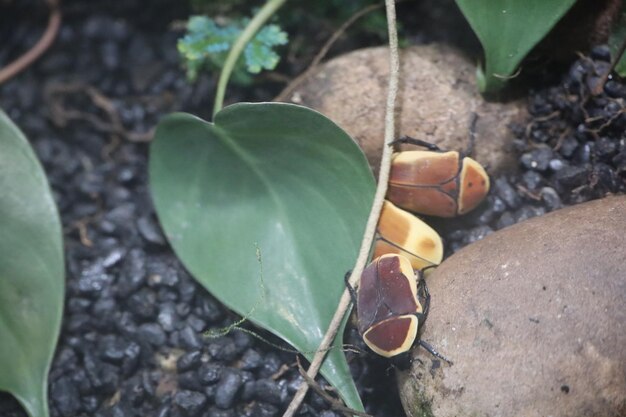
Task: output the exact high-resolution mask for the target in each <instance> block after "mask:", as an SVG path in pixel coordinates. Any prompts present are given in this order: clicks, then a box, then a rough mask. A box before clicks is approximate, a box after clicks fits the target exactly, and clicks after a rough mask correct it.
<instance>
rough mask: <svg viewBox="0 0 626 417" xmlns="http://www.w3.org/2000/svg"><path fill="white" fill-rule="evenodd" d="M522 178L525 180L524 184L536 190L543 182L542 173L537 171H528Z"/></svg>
mask: <svg viewBox="0 0 626 417" xmlns="http://www.w3.org/2000/svg"><path fill="white" fill-rule="evenodd" d="M522 180H523V181H524V185H525V186H526V188H528V189H529V190H535V189H537V187H539V184H541V181H542V180H543V177H542V176H541V174H539V173H538V172H535V171H526V172H524V175H522Z"/></svg>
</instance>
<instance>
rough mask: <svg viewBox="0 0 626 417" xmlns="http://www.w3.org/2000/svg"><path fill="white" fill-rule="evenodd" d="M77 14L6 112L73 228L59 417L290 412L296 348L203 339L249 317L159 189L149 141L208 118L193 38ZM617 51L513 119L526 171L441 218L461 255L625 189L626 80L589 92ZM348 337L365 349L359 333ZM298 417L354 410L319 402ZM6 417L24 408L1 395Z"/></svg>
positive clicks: (384, 381)
mask: <svg viewBox="0 0 626 417" xmlns="http://www.w3.org/2000/svg"><path fill="white" fill-rule="evenodd" d="M129 3H133V2H129ZM68 4H69V6H68V12H67V13H66V16H65V18H66V20H65V23H64V24H63V27H62V30H61V32H60V34H59V38H58V40H57V42H56V43H55V45H54V46H53V47H52V49H51V50H50V51H49V52H48V53H47V54H46V55H45V56H44V58H43V59H41V60H40V61H38V62H37V63H36V64H35V65H34V66H32V67H31V68H29V69H28V70H27V71H26V72H24V73H22V74H20V76H19V77H17V78H15V79H14V80H12V81H10V82H8V83H6V84H5V85H2V86H0V106H2V108H3V109H5V111H7V113H8V114H9V116H10V117H11V118H12V119H13V120H14V121H15V122H16V123H17V124H18V125H19V126H20V127H21V128H22V129H23V130H24V132H25V133H26V135H27V136H28V137H29V138H30V140H31V142H32V143H33V146H34V148H35V150H36V152H37V154H38V156H39V158H40V159H41V161H42V163H43V165H44V168H45V170H46V173H47V175H48V179H49V181H50V183H51V186H52V188H53V192H54V195H55V199H56V201H57V204H58V206H59V209H60V211H61V216H62V222H63V226H64V232H65V245H66V265H67V291H66V300H65V314H64V318H63V328H62V334H61V338H60V341H59V345H58V348H57V352H56V356H55V360H54V362H53V365H52V369H51V373H50V378H49V387H50V406H51V412H52V416H54V417H70V416H71V417H75V416H102V417H104V416H111V417H127V416H158V417H178V416H181V417H185V416H207V417H234V416H259V417H265V416H267V417H272V416H278V415H281V414H282V411H283V410H284V408H285V407H286V405H287V404H288V402H289V401H290V399H291V397H292V395H293V393H294V392H295V390H296V388H297V386H298V385H299V383H300V382H301V378H300V376H299V375H298V371H297V368H296V367H295V355H294V354H293V353H289V352H285V351H282V350H279V349H276V348H275V347H273V346H271V345H269V344H267V343H264V342H261V341H259V340H257V339H255V338H253V337H251V336H250V335H248V334H245V333H241V332H236V331H235V332H232V333H230V334H229V335H227V336H224V337H221V338H219V339H206V338H203V337H202V331H203V330H206V329H207V328H210V327H223V326H227V325H228V324H230V323H232V322H233V321H235V320H236V319H237V317H236V316H234V315H233V314H231V313H229V312H228V311H227V310H226V309H225V308H224V307H223V306H222V305H221V304H220V303H219V302H218V301H216V300H215V299H214V298H213V297H212V296H211V295H210V294H208V293H207V292H206V291H205V290H204V289H203V288H202V287H200V286H199V285H198V284H196V283H195V282H194V281H193V279H192V278H191V277H190V276H189V274H188V273H187V272H186V271H185V270H184V268H182V266H181V265H180V263H179V262H178V261H177V260H176V258H175V256H174V254H173V252H172V250H171V248H170V247H169V245H168V244H167V242H166V240H165V238H164V236H163V234H162V232H161V230H160V227H159V225H158V223H157V220H156V218H155V215H154V209H153V206H152V203H151V201H150V196H149V192H148V187H147V151H148V146H147V144H146V143H143V142H141V141H142V140H144V139H145V137H146V132H149V130H150V129H151V127H152V126H154V125H155V124H156V122H157V121H158V119H159V117H160V116H161V115H163V114H165V113H167V112H170V111H173V110H185V111H190V112H193V113H195V114H199V115H200V116H203V117H205V118H206V117H208V116H209V114H210V101H211V100H212V97H213V87H214V84H213V80H212V79H211V78H209V77H206V76H205V77H201V79H200V80H199V81H198V83H197V84H196V85H193V86H191V85H189V84H187V82H186V81H185V79H184V72H183V70H181V69H180V68H179V62H178V54H177V52H176V47H175V43H176V39H177V36H178V34H176V33H172V32H171V31H166V30H164V29H163V27H161V28H160V29H158V30H154V31H153V30H151V28H150V25H149V24H147V23H146V20H147V19H146V18H145V16H144V17H141V18H140V19H138V20H137V21H136V22H135V21H130V20H121V19H118V18H114V17H112V16H115V14H111V15H105V14H101V13H93V8H91V7H88V6H84V4H83V3H80V2H74V3H71V2H68ZM103 4H104V3H103ZM159 4H161V2H159ZM104 9H105V10H106V8H104ZM133 10H134V9H133ZM139 10H140V9H137V10H135V13H140V12H139ZM122 12H123V13H128V10H123V11H122ZM185 13H186V12H185V11H183V12H181V15H182V16H183V17H184V16H185ZM37 36H38V33H37V31H35V30H30V31H22V32H20V33H18V34H16V35H13V36H11V37H10V40H11V42H13V43H14V45H13V46H14V47H13V48H12V47H10V45H9V46H8V47H7V48H5V49H3V50H7V51H9V52H7V53H9V54H14V53H16V52H15V51H17V50H19V49H20V45H24V44H32V42H33V40H34V39H36V38H37ZM3 47H4V46H3ZM607 59H608V57H607V53H606V50H605V49H603V48H598V49H597V50H595V51H594V54H593V55H592V57H591V58H583V59H581V60H579V61H578V62H576V63H575V64H574V65H573V66H572V69H571V70H570V72H569V73H568V74H567V75H566V76H565V78H564V80H563V83H562V84H561V85H559V86H557V87H553V88H548V89H544V90H541V91H536V92H533V93H532V94H531V98H530V102H529V103H530V104H529V105H530V109H531V113H532V114H533V120H532V121H531V122H530V123H529V124H528V125H527V126H517V127H513V128H514V129H515V131H516V132H517V134H518V136H519V143H518V148H519V151H520V174H519V175H515V176H508V177H499V178H493V184H494V186H493V188H492V191H491V193H490V195H489V197H488V200H487V201H486V202H485V203H484V204H483V205H482V206H481V207H480V208H479V209H478V210H476V212H474V213H472V214H470V215H468V216H465V217H464V218H462V219H454V220H451V221H450V220H446V221H445V222H444V221H439V220H434V219H433V222H434V224H435V225H436V227H437V228H438V229H439V230H441V231H442V233H443V235H444V238H445V240H446V246H447V251H448V252H449V253H450V252H453V251H456V250H457V249H459V248H460V247H462V246H464V245H466V244H468V243H471V242H473V241H475V240H478V239H480V238H482V237H484V236H485V235H487V234H489V233H491V232H493V231H494V230H497V229H500V228H502V227H506V226H508V225H510V224H513V223H515V222H518V221H521V220H524V219H527V218H529V217H533V216H537V215H541V214H543V213H545V212H548V211H551V210H554V209H557V208H559V207H561V206H563V205H567V204H573V203H578V202H581V201H585V200H588V199H592V198H598V197H601V196H603V195H605V194H606V193H617V192H624V190H625V182H624V181H625V177H626V143H625V137H624V127H625V126H626V116H624V113H623V108H624V101H623V99H624V98H626V86H624V84H622V83H619V82H617V81H611V82H609V83H608V84H607V86H606V87H605V93H604V94H602V95H600V96H598V97H595V98H590V97H589V94H588V87H587V86H588V84H590V83H591V84H593V82H594V80H596V79H597V75H596V74H595V72H594V71H601V70H602V69H603V68H606V66H607ZM275 92H276V86H271V85H270V86H269V87H266V86H261V87H255V88H251V89H245V90H237V89H233V90H232V93H231V94H230V98H231V99H233V100H236V99H238V98H239V97H238V96H241V98H242V99H243V98H245V99H246V100H250V101H256V100H268V99H270V98H271V97H272V96H273V95H274V94H275ZM229 93H230V91H229ZM243 94H245V96H243ZM433 302H436V300H434V301H433ZM255 331H257V332H259V333H261V334H262V335H263V337H266V338H268V339H270V340H271V341H272V342H273V343H280V342H279V341H278V340H276V339H275V338H272V337H271V336H270V335H268V334H266V333H264V332H262V331H260V330H258V329H256V330H255ZM346 342H347V343H351V344H354V345H356V346H359V347H362V348H363V349H364V345H363V343H362V342H361V341H360V339H359V337H358V335H357V334H356V332H355V331H354V330H351V331H349V332H348V334H347V335H346ZM349 360H350V365H351V369H352V371H353V375H354V377H355V379H356V381H357V386H358V388H359V390H360V392H361V394H362V398H363V399H364V401H365V402H366V406H367V410H368V412H370V413H372V414H373V415H375V416H386V417H393V416H399V417H400V416H403V415H404V414H403V412H402V409H401V407H400V405H399V400H398V399H397V395H396V393H395V392H391V393H390V390H392V391H393V390H394V388H390V387H395V382H394V380H393V369H392V368H391V367H390V366H389V365H388V363H387V362H385V361H383V360H381V359H379V358H377V357H375V355H370V354H360V355H354V354H351V355H350V356H349ZM321 383H322V384H323V382H321ZM299 415H300V416H321V417H333V416H338V415H339V414H338V413H336V412H333V411H331V410H330V409H329V405H328V404H327V403H325V402H324V400H323V399H322V398H321V397H320V396H318V395H316V394H312V395H309V396H308V397H307V400H306V402H305V404H304V405H303V407H302V408H301V410H300V413H299ZM0 416H2V417H18V416H19V417H22V416H25V414H24V413H23V412H22V411H21V409H20V408H19V406H18V404H17V402H16V401H15V400H13V399H12V398H11V397H10V396H8V395H6V394H0Z"/></svg>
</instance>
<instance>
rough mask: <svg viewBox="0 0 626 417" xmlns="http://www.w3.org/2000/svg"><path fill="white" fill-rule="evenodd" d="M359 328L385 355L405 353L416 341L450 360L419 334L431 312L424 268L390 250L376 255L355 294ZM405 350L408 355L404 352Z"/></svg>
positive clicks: (353, 292) (435, 354)
mask: <svg viewBox="0 0 626 417" xmlns="http://www.w3.org/2000/svg"><path fill="white" fill-rule="evenodd" d="M346 284H347V286H348V289H350V292H351V294H352V297H353V301H354V300H356V301H355V302H356V310H357V323H358V330H359V333H360V334H361V336H362V337H363V341H364V342H365V344H366V345H367V346H368V347H369V348H370V349H371V350H373V351H374V352H376V353H377V354H379V355H381V356H384V357H386V358H396V357H400V356H404V358H401V359H400V360H399V361H398V362H397V363H398V364H402V363H403V362H404V363H406V361H405V360H404V359H405V358H406V359H408V354H407V352H408V351H409V349H410V348H411V347H412V346H413V345H414V344H415V342H416V341H418V343H419V344H420V345H421V346H422V347H424V348H425V349H426V350H427V351H428V352H430V353H431V354H432V355H434V356H436V357H437V358H440V359H442V360H444V361H446V362H448V363H450V364H451V362H450V361H448V360H447V359H446V358H444V357H443V356H442V355H440V354H439V353H438V352H437V351H435V350H434V349H433V348H432V347H431V346H430V345H429V344H428V343H426V342H424V341H422V340H421V339H420V338H419V330H420V327H421V326H422V325H423V324H424V322H425V320H426V317H427V316H428V310H429V307H430V293H429V292H428V287H427V286H426V281H425V280H424V275H423V271H422V270H417V274H416V273H415V272H414V271H413V268H412V267H411V262H410V261H409V260H408V259H407V258H406V257H404V256H402V255H397V254H387V255H383V256H380V257H378V258H376V259H374V260H373V261H372V262H371V263H370V264H369V265H368V267H367V268H365V270H364V271H363V274H362V275H361V281H360V284H359V287H358V290H357V292H356V294H355V291H354V289H353V288H352V287H351V286H350V285H349V283H348V282H347V276H346ZM405 354H406V355H405Z"/></svg>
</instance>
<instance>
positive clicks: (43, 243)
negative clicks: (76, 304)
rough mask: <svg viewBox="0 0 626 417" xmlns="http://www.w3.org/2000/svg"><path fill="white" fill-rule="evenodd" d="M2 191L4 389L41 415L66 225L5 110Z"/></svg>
mask: <svg viewBox="0 0 626 417" xmlns="http://www.w3.org/2000/svg"><path fill="white" fill-rule="evenodd" d="M0 190H2V198H0V390H2V391H7V392H9V393H11V394H13V395H14V396H15V397H16V398H17V399H18V400H19V402H20V403H21V404H22V406H23V407H24V408H25V409H26V411H27V412H28V414H29V415H30V416H31V417H44V416H48V404H47V396H48V395H47V378H48V370H49V368H50V362H51V361H52V356H53V354H54V348H55V346H56V342H57V338H58V335H59V329H60V326H61V316H62V313H63V294H64V277H65V272H64V263H63V238H62V234H61V223H60V221H59V215H58V213H57V209H56V206H55V204H54V200H53V199H52V194H51V193H50V188H49V187H48V182H47V181H46V177H45V174H44V172H43V169H42V168H41V165H40V164H39V162H38V161H37V158H36V156H35V154H34V152H33V151H32V149H31V147H30V145H29V144H28V141H27V140H26V138H25V137H24V135H23V134H22V133H21V132H20V130H19V129H18V128H17V127H16V126H15V125H14V124H13V123H12V122H11V120H9V118H8V117H7V116H6V114H4V112H2V111H1V110H0Z"/></svg>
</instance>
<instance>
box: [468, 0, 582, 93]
mask: <svg viewBox="0 0 626 417" xmlns="http://www.w3.org/2000/svg"><path fill="white" fill-rule="evenodd" d="M456 2H457V4H458V6H459V8H460V9H461V12H463V15H464V16H465V18H466V19H467V20H468V21H469V24H470V25H471V26H472V29H473V30H474V32H475V33H476V35H477V36H478V39H479V40H480V43H481V44H482V45H483V49H484V52H485V67H484V68H482V69H479V71H478V77H477V78H478V85H479V88H480V89H481V91H483V92H492V91H496V90H499V89H500V88H502V87H503V86H504V84H505V83H506V80H507V78H509V77H511V76H512V75H513V74H514V73H515V71H516V69H517V67H518V65H519V64H520V62H521V61H522V59H524V57H525V56H526V54H528V52H529V51H530V50H531V49H532V48H533V47H534V46H535V45H536V44H537V43H538V42H539V41H540V40H542V39H543V38H544V37H545V36H546V35H547V33H548V32H549V31H550V30H551V29H552V28H553V27H554V25H555V24H556V23H557V22H558V21H559V19H561V17H562V16H563V15H564V14H565V13H566V12H567V11H568V10H569V9H570V7H572V5H573V4H574V3H575V2H576V0H456Z"/></svg>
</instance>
